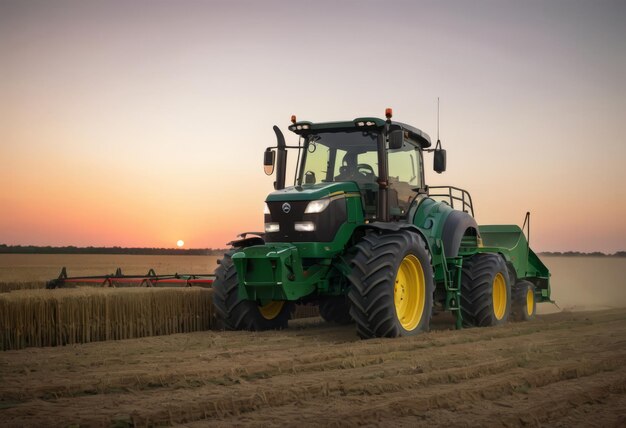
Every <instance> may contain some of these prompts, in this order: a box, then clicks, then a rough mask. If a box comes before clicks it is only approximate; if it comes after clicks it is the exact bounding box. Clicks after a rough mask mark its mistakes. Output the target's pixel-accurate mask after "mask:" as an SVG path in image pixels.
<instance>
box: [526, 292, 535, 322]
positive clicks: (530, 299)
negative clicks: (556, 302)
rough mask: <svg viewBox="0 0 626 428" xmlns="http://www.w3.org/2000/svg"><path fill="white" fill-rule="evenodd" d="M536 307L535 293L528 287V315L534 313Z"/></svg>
mask: <svg viewBox="0 0 626 428" xmlns="http://www.w3.org/2000/svg"><path fill="white" fill-rule="evenodd" d="M534 309H535V295H534V294H533V290H532V289H531V288H528V291H527V292H526V313H527V314H528V316H531V315H532V314H533V310H534Z"/></svg>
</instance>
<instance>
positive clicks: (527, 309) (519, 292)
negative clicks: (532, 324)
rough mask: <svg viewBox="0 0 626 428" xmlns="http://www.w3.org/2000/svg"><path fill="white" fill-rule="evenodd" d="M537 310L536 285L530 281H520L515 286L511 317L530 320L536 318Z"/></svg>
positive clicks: (516, 319) (518, 319)
mask: <svg viewBox="0 0 626 428" xmlns="http://www.w3.org/2000/svg"><path fill="white" fill-rule="evenodd" d="M536 311H537V301H536V297H535V286H534V285H533V283H532V282H530V281H525V280H522V281H519V282H518V283H517V284H515V285H514V286H513V301H512V302H511V318H513V319H514V320H515V321H530V320H532V319H533V318H535V313H536Z"/></svg>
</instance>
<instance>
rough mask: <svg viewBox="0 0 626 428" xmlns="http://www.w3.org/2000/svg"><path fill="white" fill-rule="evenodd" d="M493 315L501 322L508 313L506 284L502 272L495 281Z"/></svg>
mask: <svg viewBox="0 0 626 428" xmlns="http://www.w3.org/2000/svg"><path fill="white" fill-rule="evenodd" d="M492 296H493V313H494V314H495V316H496V319H497V320H498V321H500V320H501V319H502V318H503V317H504V313H505V312H506V282H505V281H504V276H502V274H501V273H500V272H498V273H497V274H496V277H495V278H494V279H493V293H492Z"/></svg>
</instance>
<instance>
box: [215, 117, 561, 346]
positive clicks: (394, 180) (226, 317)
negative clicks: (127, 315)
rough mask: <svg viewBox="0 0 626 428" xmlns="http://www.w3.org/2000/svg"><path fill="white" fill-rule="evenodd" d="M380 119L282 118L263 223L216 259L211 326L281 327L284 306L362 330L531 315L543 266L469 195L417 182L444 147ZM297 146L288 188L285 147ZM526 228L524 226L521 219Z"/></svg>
mask: <svg viewBox="0 0 626 428" xmlns="http://www.w3.org/2000/svg"><path fill="white" fill-rule="evenodd" d="M385 116H386V119H379V118H374V117H362V118H357V119H354V120H351V121H344V122H329V123H312V122H306V121H297V120H296V118H295V116H292V121H291V122H292V124H291V125H290V126H289V130H291V131H292V132H294V133H295V134H297V135H298V137H299V142H298V145H297V146H287V145H286V143H285V138H284V135H283V134H282V132H281V131H280V129H279V128H278V127H276V126H275V127H274V131H275V133H276V137H277V145H276V146H274V147H269V148H267V149H266V151H265V153H264V167H265V170H266V173H267V174H268V175H270V174H273V173H274V171H275V173H276V181H275V182H274V188H275V191H274V192H273V193H270V194H269V195H268V196H267V199H266V201H265V231H264V232H262V233H249V232H248V233H244V234H242V235H240V239H238V240H236V241H233V242H232V243H231V245H232V249H231V250H230V251H229V252H228V253H227V254H225V255H224V258H223V259H222V260H221V261H220V262H219V263H220V266H219V267H218V268H217V270H216V272H215V275H216V278H215V281H214V282H213V284H212V287H213V290H214V295H213V304H214V306H215V309H216V312H217V315H218V318H219V322H220V323H221V327H222V328H225V329H246V330H265V329H280V328H285V327H287V322H288V320H289V318H290V315H291V313H292V310H293V307H294V304H295V303H296V302H298V303H305V304H306V303H312V304H318V305H319V309H320V314H321V316H322V317H323V318H324V319H325V320H327V321H330V322H336V323H341V324H344V323H350V322H354V323H355V324H356V330H357V333H358V335H359V336H360V337H362V338H370V337H397V336H407V335H414V334H417V333H419V332H421V331H426V330H428V329H429V323H430V319H431V315H432V314H433V311H450V312H452V313H453V314H454V316H455V318H456V326H457V328H461V327H462V326H493V325H498V324H502V323H504V322H506V321H507V320H508V319H509V318H517V319H520V320H526V319H530V318H532V317H533V316H534V314H535V310H536V304H537V303H539V302H545V301H550V273H549V271H548V269H547V268H546V266H545V265H544V264H543V263H542V262H541V261H540V259H539V258H538V257H537V255H536V254H535V253H534V252H533V251H532V250H531V249H530V247H529V245H528V241H527V239H526V237H525V236H524V233H523V230H522V229H521V228H520V227H518V226H516V225H481V226H479V225H478V224H477V222H476V220H475V219H474V207H473V204H472V199H471V197H470V194H469V193H468V192H467V191H465V190H463V189H460V188H456V187H451V186H430V187H429V186H428V185H427V184H426V183H425V179H424V153H425V152H433V154H434V170H435V171H436V172H437V173H441V172H443V171H445V169H446V152H445V150H443V149H442V148H441V142H440V141H439V140H437V144H436V146H435V148H434V149H433V148H431V140H430V137H429V136H428V135H427V134H425V133H424V132H422V131H421V130H419V129H417V128H415V127H413V126H409V125H406V124H403V123H399V122H395V121H392V120H391V118H392V112H391V109H387V111H386V112H385ZM288 149H292V150H295V151H296V152H297V162H296V164H297V170H296V172H295V178H294V185H293V186H289V187H286V186H285V181H286V174H287V171H286V169H287V150H288ZM525 224H528V228H529V229H530V224H529V214H527V217H526V221H525Z"/></svg>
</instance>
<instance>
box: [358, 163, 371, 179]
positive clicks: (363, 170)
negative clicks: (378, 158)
mask: <svg viewBox="0 0 626 428" xmlns="http://www.w3.org/2000/svg"><path fill="white" fill-rule="evenodd" d="M356 169H357V171H359V173H360V174H363V175H365V176H366V177H367V176H370V175H376V174H375V173H374V168H372V166H371V165H368V164H366V163H360V164H358V165H357V166H356Z"/></svg>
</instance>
